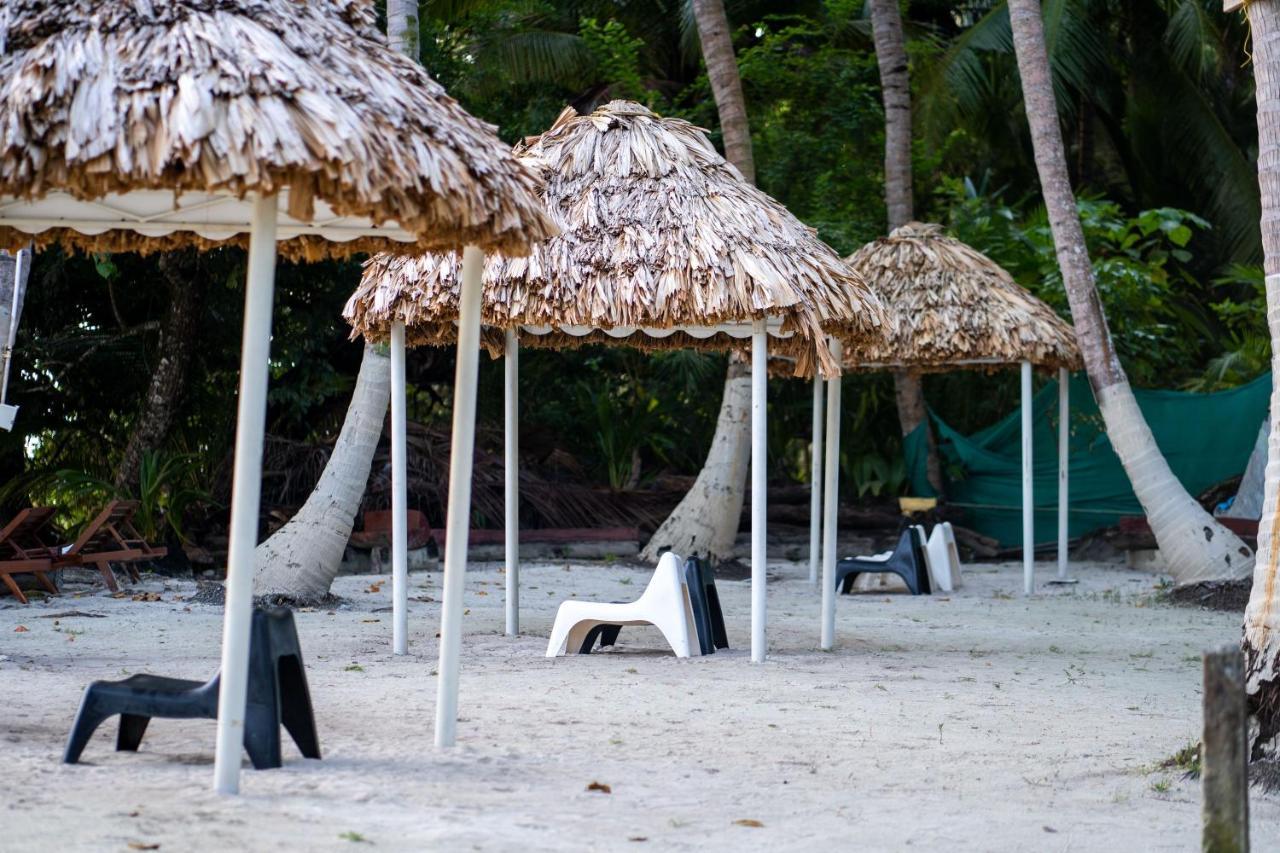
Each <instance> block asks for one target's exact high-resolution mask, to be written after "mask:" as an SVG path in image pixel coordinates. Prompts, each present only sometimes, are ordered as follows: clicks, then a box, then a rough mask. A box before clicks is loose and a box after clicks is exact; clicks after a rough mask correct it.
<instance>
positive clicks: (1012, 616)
mask: <svg viewBox="0 0 1280 853" xmlns="http://www.w3.org/2000/svg"><path fill="white" fill-rule="evenodd" d="M1072 571H1073V575H1074V576H1075V577H1076V578H1078V579H1079V580H1080V583H1079V584H1077V585H1075V586H1071V587H1053V586H1047V585H1042V586H1041V587H1040V592H1039V593H1038V594H1037V595H1035V596H1033V597H1031V598H1029V599H1028V598H1024V597H1023V596H1022V595H1021V594H1020V592H1019V590H1020V588H1021V566H1020V565H1015V564H1013V563H1007V564H999V565H974V566H968V567H966V574H965V585H964V587H963V588H962V589H961V590H959V591H957V592H955V593H953V594H950V595H935V596H932V597H918V598H913V597H910V596H907V595H902V594H880V593H876V594H865V595H858V596H852V597H841V598H840V600H839V602H838V609H837V639H838V648H837V650H836V651H835V652H832V653H822V652H819V651H817V644H818V642H817V641H818V616H819V603H818V597H817V594H816V590H815V588H814V587H812V586H810V585H809V583H808V582H807V579H806V574H807V565H804V564H799V563H787V562H774V563H771V565H770V586H769V642H770V655H769V660H768V661H767V662H766V663H764V664H762V665H752V664H751V663H750V662H749V661H748V658H747V654H746V652H745V644H746V641H747V632H748V628H749V602H750V596H749V583H748V582H746V581H721V582H720V583H719V589H720V595H721V598H722V600H723V602H724V606H725V610H726V619H727V621H728V629H729V639H730V642H731V644H732V645H733V648H732V649H731V650H729V651H728V652H720V653H718V654H716V655H714V656H709V657H705V658H696V659H691V660H676V659H675V658H673V657H672V656H671V654H670V652H669V651H667V650H665V649H664V647H663V645H662V640H661V636H660V635H659V634H658V633H657V632H656V631H654V630H652V629H627V630H625V631H624V632H623V634H622V638H621V643H620V645H619V646H618V647H617V648H616V649H615V650H613V651H609V652H606V653H603V654H594V655H590V656H578V657H570V658H559V659H554V660H548V659H546V658H544V656H543V655H544V652H545V646H546V637H547V635H548V633H549V630H550V626H551V620H552V618H553V617H554V613H555V608H556V606H557V605H558V603H559V602H560V601H562V600H564V599H565V598H568V597H570V596H574V595H576V596H577V597H579V598H584V599H600V600H623V599H629V598H634V597H635V596H637V595H638V594H639V592H640V590H641V589H642V587H643V585H644V583H645V581H646V578H647V571H646V570H645V569H643V568H642V567H639V566H633V565H624V564H600V563H597V564H576V565H571V564H565V563H563V562H540V563H530V564H527V565H526V566H525V567H524V569H523V571H522V582H523V583H522V589H523V597H522V603H523V625H522V627H523V629H524V634H523V636H521V637H519V638H517V639H512V638H508V637H505V636H503V635H502V584H503V575H502V572H501V567H500V566H499V565H497V564H474V565H473V567H472V571H471V572H470V573H469V576H468V580H467V599H466V607H467V608H468V610H467V616H466V619H465V624H464V631H465V646H464V650H463V676H462V686H461V706H460V714H461V720H460V722H459V727H458V733H459V744H458V746H457V747H456V748H455V749H453V750H450V751H445V752H441V751H437V750H435V749H434V748H433V746H432V724H433V715H434V706H435V688H436V678H435V667H436V653H437V647H436V639H435V633H436V630H437V626H438V620H439V605H438V603H437V601H436V600H435V599H436V598H437V597H438V590H439V584H440V575H439V574H438V573H436V572H422V573H414V574H413V575H412V576H411V586H410V589H411V593H410V594H411V596H412V598H413V600H412V601H411V603H410V605H411V606H410V629H411V635H410V642H411V649H410V654H409V655H408V656H407V657H403V658H393V657H392V655H391V654H390V631H391V623H390V613H389V605H390V597H389V596H390V583H389V582H387V578H386V576H381V577H378V576H351V577H344V578H340V579H339V580H338V581H337V582H336V583H335V585H334V589H333V591H334V593H335V594H336V595H338V596H340V597H342V598H343V599H345V602H346V603H344V604H342V605H340V606H336V607H334V608H317V609H311V610H305V611H302V612H299V613H298V614H297V621H298V630H299V634H300V636H301V640H302V646H303V650H304V653H305V655H306V664H307V673H308V678H309V679H310V686H311V692H312V698H313V701H314V703H315V707H316V714H317V723H318V726H319V730H320V738H321V745H322V748H323V750H324V758H323V760H321V761H308V760H304V759H302V758H300V757H299V755H298V753H297V750H296V748H295V747H294V746H293V744H292V743H291V742H287V743H286V747H285V766H284V767H283V768H282V769H279V770H271V771H263V772H256V771H253V770H250V769H246V770H245V772H244V774H243V781H242V796H240V797H236V798H223V797H218V796H215V795H213V794H212V793H211V790H210V786H211V782H212V761H213V732H214V725H213V723H212V722H211V721H174V720H156V721H154V722H153V723H152V725H151V727H150V729H149V730H148V732H147V737H146V740H145V741H144V742H143V746H142V750H141V751H140V752H138V753H137V754H130V753H117V752H115V751H114V737H115V724H114V722H108V723H107V724H105V725H104V726H103V727H102V728H101V729H99V731H98V734H97V735H96V736H95V738H94V739H93V741H92V742H91V743H90V744H89V747H88V748H87V749H86V751H85V754H84V758H83V763H81V764H80V765H77V766H66V765H63V764H61V763H60V761H61V753H62V747H63V744H64V741H65V738H66V735H67V732H68V730H69V727H70V725H71V722H72V719H73V717H74V715H75V711H76V707H77V704H78V702H79V698H80V695H81V693H82V691H83V689H84V687H85V685H87V684H88V683H89V682H90V681H92V680H94V679H100V678H106V679H111V678H123V677H125V676H126V675H127V674H130V673H135V672H143V671H147V672H154V673H158V674H164V675H171V676H178V677H187V678H198V679H204V678H207V677H209V676H210V675H211V674H212V672H213V671H214V670H215V669H216V667H217V660H218V644H219V640H220V631H221V624H222V619H221V608H219V607H215V606H209V605H201V604H194V603H190V602H188V601H186V599H187V598H188V597H189V596H190V595H192V594H193V592H194V590H195V585H194V584H193V583H192V582H189V581H187V582H184V581H174V580H169V579H165V578H160V577H155V576H144V580H143V583H142V584H140V585H138V586H136V587H135V588H134V589H133V590H132V592H134V593H137V592H148V593H155V594H158V598H159V600H149V601H147V600H134V599H133V598H132V597H131V596H128V597H124V598H113V597H111V596H110V595H109V594H107V593H105V592H104V591H102V590H101V589H100V588H99V587H97V586H94V585H84V586H81V587H76V586H74V585H68V591H67V594H65V595H63V596H62V597H59V598H51V599H45V600H42V601H34V602H33V603H32V604H31V605H30V606H27V607H23V606H20V605H17V604H16V603H13V602H12V600H10V599H3V600H2V601H3V604H0V708H2V709H3V710H0V738H2V740H0V756H2V757H3V767H4V770H5V773H4V778H3V781H2V782H0V790H2V791H3V792H4V796H3V801H4V817H3V822H4V827H5V828H4V830H3V832H0V849H3V850H5V851H29V850H62V851H72V850H92V851H97V850H121V851H125V850H130V849H135V850H137V849H159V850H162V851H182V850H248V849H262V850H265V849H288V850H355V849H360V848H361V847H362V846H366V845H367V846H370V847H371V848H372V849H379V850H511V849H523V850H616V849H624V848H625V849H632V848H634V849H661V850H694V849H698V850H708V849H709V850H743V849H762V848H767V849H770V850H816V849H866V850H897V849H903V848H907V847H910V848H914V849H923V850H1047V851H1052V850H1135V851H1136V850H1192V849H1197V848H1198V846H1199V821H1200V815H1199V809H1200V805H1199V783H1198V782H1197V781H1194V780H1188V779H1184V778H1183V775H1182V773H1181V772H1180V771H1179V770H1177V769H1174V768H1161V767H1160V764H1161V762H1162V761H1163V760H1165V759H1167V758H1168V757H1170V756H1171V755H1172V754H1173V753H1174V752H1176V751H1177V750H1179V749H1180V748H1182V747H1184V746H1186V745H1187V744H1189V743H1192V742H1194V741H1196V740H1197V739H1198V732H1199V727H1200V652H1201V650H1202V649H1204V648H1206V647H1209V646H1212V645H1216V644H1219V643H1223V642H1232V641H1235V640H1236V639H1237V638H1238V636H1239V630H1240V629H1239V622H1240V620H1239V617H1238V616H1236V615H1233V614H1225V613H1213V612H1207V611H1198V610H1190V609H1184V608H1175V607H1171V606H1167V605H1164V604H1161V603H1159V600H1158V596H1157V592H1158V590H1157V585H1158V583H1159V579H1158V577H1157V576H1154V575H1151V574H1146V573H1138V572H1132V571H1128V570H1126V569H1124V568H1123V567H1119V566H1115V565H1104V564H1084V563H1077V564H1073V567H1072ZM1051 575H1052V567H1051V566H1050V565H1048V564H1042V565H1041V567H1040V578H1041V580H1048V579H1049V578H1050V577H1051ZM145 597H148V598H156V597H157V596H155V595H153V596H145ZM68 612H77V613H81V614H94V616H85V615H70V616H66V615H64V616H57V615H56V614H66V613H68ZM95 617H100V618H95ZM22 629H25V630H22ZM246 767H247V763H246ZM592 783H599V784H600V785H601V786H608V788H609V791H610V792H609V793H605V792H603V791H600V790H589V786H591V785H592ZM1251 809H1252V825H1253V844H1254V849H1256V850H1268V849H1280V797H1277V796H1275V795H1265V794H1262V793H1260V792H1258V791H1257V790H1255V791H1254V793H1253V799H1252V802H1251ZM151 845H158V846H156V847H153V846H151Z"/></svg>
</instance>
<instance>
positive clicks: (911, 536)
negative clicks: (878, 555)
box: [836, 526, 933, 595]
mask: <svg viewBox="0 0 1280 853" xmlns="http://www.w3.org/2000/svg"><path fill="white" fill-rule="evenodd" d="M920 538H921V537H920V533H919V531H918V530H917V529H916V528H915V527H914V526H908V527H907V528H906V529H905V530H903V531H902V535H901V536H899V537H898V544H897V546H896V547H895V548H894V549H893V551H892V553H890V555H889V559H887V560H876V559H871V558H867V557H845V558H844V559H843V560H841V561H840V562H838V563H837V564H836V589H839V590H840V591H841V592H843V593H844V594H846V595H848V594H849V593H851V592H853V584H854V581H856V580H857V579H858V575H863V574H881V573H889V574H895V575H897V576H898V577H900V578H902V580H903V581H904V582H905V583H906V584H907V589H909V590H911V594H912V595H922V594H923V595H932V594H933V587H932V586H931V585H930V583H929V569H928V564H926V563H925V557H924V546H923V543H921V541H920Z"/></svg>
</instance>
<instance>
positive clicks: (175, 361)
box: [115, 250, 204, 489]
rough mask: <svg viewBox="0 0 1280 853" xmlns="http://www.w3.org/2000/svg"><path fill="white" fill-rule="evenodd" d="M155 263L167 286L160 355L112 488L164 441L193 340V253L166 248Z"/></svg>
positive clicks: (196, 304) (130, 484)
mask: <svg viewBox="0 0 1280 853" xmlns="http://www.w3.org/2000/svg"><path fill="white" fill-rule="evenodd" d="M159 266H160V273H161V275H163V276H164V280H165V283H166V284H167V285H168V288H169V309H168V311H167V312H166V314H165V318H164V323H163V325H161V327H160V342H159V353H160V360H159V361H158V362H156V367H155V370H154V371H152V373H151V382H150V384H149V385H148V386H147V392H146V396H144V397H143V398H142V410H141V411H140V412H138V418H137V420H136V421H134V424H133V431H132V432H130V433H129V441H128V442H127V443H126V444H125V448H124V454H123V455H122V456H121V458H120V465H119V467H118V468H117V469H116V476H115V486H116V488H117V489H132V488H134V487H136V486H137V485H138V470H139V468H141V466H142V459H143V457H144V456H146V454H147V453H149V452H152V451H156V450H159V449H160V448H161V447H162V446H163V445H164V440H165V438H167V437H168V435H169V429H170V427H172V426H173V419H174V417H175V415H177V412H178V405H179V404H180V403H181V402H182V392H183V389H184V388H186V385H187V366H188V365H189V364H190V363H191V354H192V353H193V352H194V351H195V348H196V345H197V335H198V332H199V329H200V306H201V304H202V300H201V298H200V294H201V288H203V287H204V281H203V280H202V278H201V264H200V258H199V255H198V254H197V253H196V252H195V251H193V250H187V251H182V252H168V253H166V254H164V255H162V256H161V257H160V261H159Z"/></svg>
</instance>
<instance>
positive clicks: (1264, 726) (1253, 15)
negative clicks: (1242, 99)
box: [1244, 0, 1280, 759]
mask: <svg viewBox="0 0 1280 853" xmlns="http://www.w3.org/2000/svg"><path fill="white" fill-rule="evenodd" d="M1246 8H1247V9H1248V13H1249V24H1250V26H1251V28H1252V31H1253V73H1254V77H1255V78H1256V80H1257V99H1258V185H1259V188H1260V190H1261V195H1262V247H1263V252H1264V254H1265V268H1266V273H1267V319H1268V323H1269V325H1270V327H1271V359H1272V361H1271V370H1272V373H1273V374H1274V373H1276V372H1277V371H1280V223H1277V218H1280V100H1278V99H1280V3H1276V2H1275V0H1254V2H1252V3H1250V4H1249V5H1248V6H1247V7H1246ZM1277 411H1280V385H1273V391H1272V394H1271V412H1272V417H1273V418H1274V417H1275V413H1276V412H1277ZM1277 519H1280V430H1277V429H1276V427H1275V422H1274V420H1273V421H1272V427H1271V437H1270V439H1269V440H1268V447H1267V477H1266V488H1265V498H1264V502H1263V507H1262V521H1261V523H1260V524H1259V525H1258V561H1257V564H1256V566H1255V567H1254V571H1253V590H1252V593H1251V594H1250V596H1249V606H1248V607H1247V608H1245V612H1244V650H1245V656H1246V659H1247V660H1246V670H1245V673H1246V676H1245V678H1246V682H1245V684H1246V688H1247V690H1248V694H1249V705H1250V710H1251V711H1252V712H1253V714H1254V716H1256V717H1257V719H1258V722H1259V724H1260V726H1259V732H1258V737H1257V740H1255V741H1254V747H1253V757H1254V758H1255V759H1257V758H1259V757H1261V752H1262V748H1263V747H1264V746H1265V745H1266V744H1267V742H1268V741H1270V740H1271V739H1272V738H1274V737H1275V735H1276V733H1277V731H1280V674H1278V673H1277V667H1278V666H1280V584H1277V583H1276V581H1277V579H1280V568H1278V566H1277V563H1278V561H1280V551H1277V550H1276V546H1277V542H1276V534H1277V529H1276V525H1277Z"/></svg>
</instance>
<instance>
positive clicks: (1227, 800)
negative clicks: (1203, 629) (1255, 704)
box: [1200, 645, 1249, 853]
mask: <svg viewBox="0 0 1280 853" xmlns="http://www.w3.org/2000/svg"><path fill="white" fill-rule="evenodd" d="M1248 739H1249V732H1248V718H1247V716H1246V714H1245V695H1244V657H1243V655H1242V654H1241V653H1240V649H1239V647H1238V646H1235V645H1227V646H1222V647H1220V648H1218V649H1217V650H1214V651H1207V652H1205V653H1204V735H1203V740H1202V741H1201V746H1200V766H1201V780H1202V786H1203V790H1204V804H1203V806H1202V808H1201V817H1202V834H1201V845H1200V849H1201V850H1203V851H1204V853H1247V851H1248V850H1249V764H1248V756H1249V744H1248Z"/></svg>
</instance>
